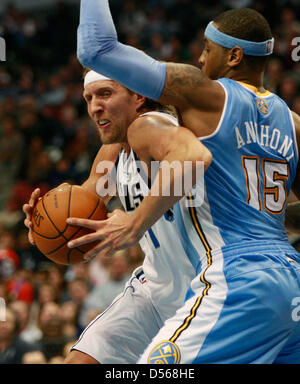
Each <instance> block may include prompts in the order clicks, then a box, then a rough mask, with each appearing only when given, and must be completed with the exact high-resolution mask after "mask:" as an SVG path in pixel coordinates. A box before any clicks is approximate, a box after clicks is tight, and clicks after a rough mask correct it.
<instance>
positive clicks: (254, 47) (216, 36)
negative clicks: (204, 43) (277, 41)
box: [204, 21, 274, 56]
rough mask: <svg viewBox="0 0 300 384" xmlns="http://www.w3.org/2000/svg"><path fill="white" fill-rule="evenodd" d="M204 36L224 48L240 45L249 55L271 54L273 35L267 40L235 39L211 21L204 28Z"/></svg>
mask: <svg viewBox="0 0 300 384" xmlns="http://www.w3.org/2000/svg"><path fill="white" fill-rule="evenodd" d="M204 34H205V37H207V38H208V39H209V40H211V41H213V42H214V43H216V44H218V45H221V46H222V47H225V48H229V49H231V48H233V47H236V46H238V47H241V48H242V49H243V51H244V54H245V55H250V56H268V55H271V54H272V52H273V48H274V37H273V38H272V39H270V40H267V41H262V42H259V43H257V42H254V41H248V40H242V39H237V38H236V37H232V36H229V35H226V34H225V33H223V32H221V31H219V30H218V29H217V28H216V27H215V26H214V25H213V22H212V21H211V22H210V23H209V24H208V26H207V27H206V30H205V33H204Z"/></svg>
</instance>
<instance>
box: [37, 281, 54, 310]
mask: <svg viewBox="0 0 300 384" xmlns="http://www.w3.org/2000/svg"><path fill="white" fill-rule="evenodd" d="M37 300H38V303H39V305H40V306H41V307H42V306H43V305H45V304H47V303H52V302H56V300H57V291H56V287H55V286H54V285H52V284H50V283H48V282H46V283H42V284H41V285H40V286H39V287H38V288H37Z"/></svg>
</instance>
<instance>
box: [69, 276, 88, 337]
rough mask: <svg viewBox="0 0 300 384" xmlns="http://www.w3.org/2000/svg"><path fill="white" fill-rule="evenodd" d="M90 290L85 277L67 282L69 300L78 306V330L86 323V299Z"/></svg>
mask: <svg viewBox="0 0 300 384" xmlns="http://www.w3.org/2000/svg"><path fill="white" fill-rule="evenodd" d="M89 291H90V285H89V282H88V281H86V280H85V279H80V278H76V279H75V280H72V281H71V282H69V284H68V293H69V297H70V300H72V301H73V302H74V303H76V305H77V307H78V312H79V315H78V326H79V328H80V330H82V329H84V328H85V326H86V325H87V324H86V316H85V315H86V310H87V308H86V299H87V297H88V294H89Z"/></svg>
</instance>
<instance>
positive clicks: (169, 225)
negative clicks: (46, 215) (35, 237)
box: [117, 112, 198, 319]
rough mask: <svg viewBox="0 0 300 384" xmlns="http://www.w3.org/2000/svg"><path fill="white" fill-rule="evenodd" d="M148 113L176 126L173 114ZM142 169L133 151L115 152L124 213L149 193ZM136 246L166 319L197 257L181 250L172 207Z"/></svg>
mask: <svg viewBox="0 0 300 384" xmlns="http://www.w3.org/2000/svg"><path fill="white" fill-rule="evenodd" d="M148 114H151V115H159V116H160V117H164V118H166V119H168V120H170V121H171V122H172V123H174V125H178V122H177V120H176V119H175V118H174V117H173V116H171V115H169V114H166V113H164V112H148V113H147V115H148ZM146 172H147V171H146ZM146 172H145V170H144V168H143V167H141V164H139V159H138V157H137V155H136V154H135V153H134V152H133V150H131V152H130V153H129V154H127V153H126V152H125V151H124V150H122V151H121V152H120V153H119V158H118V161H117V189H118V193H119V197H120V200H121V202H122V204H123V206H124V209H125V210H126V212H128V213H130V212H132V211H133V210H134V209H135V208H136V207H138V206H139V204H140V203H141V202H142V200H143V198H144V197H145V196H147V195H148V193H149V188H150V187H151V185H150V183H151V181H150V179H149V178H148V177H147V175H146ZM177 204H178V203H177ZM140 245H141V248H142V250H143V252H144V253H145V259H144V263H143V269H144V273H145V276H146V280H147V286H148V288H149V289H150V294H151V298H152V301H153V304H154V305H155V307H156V309H157V311H158V313H159V314H160V316H161V317H162V319H166V318H168V317H170V316H171V315H173V314H174V313H175V311H176V310H177V309H178V308H179V307H180V306H181V305H182V304H183V302H184V299H185V295H186V292H187V289H188V286H189V283H190V282H191V280H192V279H193V278H194V277H195V276H196V268H197V262H198V260H193V259H192V258H189V256H188V255H187V254H186V253H185V251H184V249H183V247H182V245H181V241H180V238H179V236H178V231H177V223H176V222H175V218H174V215H173V210H169V211H168V212H166V213H165V214H164V215H163V216H162V217H161V218H160V219H159V220H158V221H157V222H156V223H155V224H154V225H153V226H152V227H151V228H150V229H149V231H147V232H146V233H145V235H144V236H143V238H142V239H141V240H140Z"/></svg>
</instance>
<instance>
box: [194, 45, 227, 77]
mask: <svg viewBox="0 0 300 384" xmlns="http://www.w3.org/2000/svg"><path fill="white" fill-rule="evenodd" d="M199 64H200V67H201V69H202V71H203V72H204V73H205V74H206V75H207V76H208V77H209V78H210V79H212V80H217V79H220V78H221V77H224V75H225V73H226V69H227V65H226V64H227V56H226V53H225V51H224V49H223V48H222V47H221V46H220V45H217V44H215V43H213V42H212V41H211V40H208V39H205V46H204V49H203V52H202V54H201V56H200V57H199Z"/></svg>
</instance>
